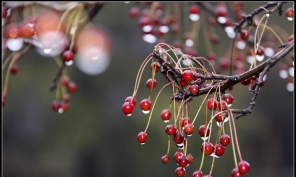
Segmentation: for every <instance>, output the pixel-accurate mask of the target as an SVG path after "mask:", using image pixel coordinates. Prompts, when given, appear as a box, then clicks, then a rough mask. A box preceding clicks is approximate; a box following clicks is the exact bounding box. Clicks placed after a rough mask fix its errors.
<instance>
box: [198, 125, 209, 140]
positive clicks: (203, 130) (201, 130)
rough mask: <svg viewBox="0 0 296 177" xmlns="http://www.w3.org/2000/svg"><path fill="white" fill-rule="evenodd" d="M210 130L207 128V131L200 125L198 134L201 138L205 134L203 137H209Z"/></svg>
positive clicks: (205, 127) (204, 126)
mask: <svg viewBox="0 0 296 177" xmlns="http://www.w3.org/2000/svg"><path fill="white" fill-rule="evenodd" d="M210 130H211V129H209V128H208V129H207V126H206V125H201V126H200V127H199V129H198V133H199V135H200V136H201V137H202V138H203V137H204V136H205V133H206V136H205V137H208V136H209V135H210Z"/></svg>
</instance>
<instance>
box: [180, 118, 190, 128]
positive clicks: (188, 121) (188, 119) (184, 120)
mask: <svg viewBox="0 0 296 177" xmlns="http://www.w3.org/2000/svg"><path fill="white" fill-rule="evenodd" d="M189 123H190V118H189V117H183V118H182V119H181V126H182V127H185V125H187V124H189Z"/></svg>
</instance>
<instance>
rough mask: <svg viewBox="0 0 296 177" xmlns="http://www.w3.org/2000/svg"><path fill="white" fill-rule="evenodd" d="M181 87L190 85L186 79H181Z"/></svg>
mask: <svg viewBox="0 0 296 177" xmlns="http://www.w3.org/2000/svg"><path fill="white" fill-rule="evenodd" d="M180 85H181V86H182V87H186V86H187V85H188V81H186V80H185V79H183V78H182V79H180Z"/></svg>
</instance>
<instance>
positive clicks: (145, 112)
mask: <svg viewBox="0 0 296 177" xmlns="http://www.w3.org/2000/svg"><path fill="white" fill-rule="evenodd" d="M142 112H143V113H144V114H148V113H149V112H150V110H147V111H144V110H142Z"/></svg>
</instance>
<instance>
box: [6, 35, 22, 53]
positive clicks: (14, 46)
mask: <svg viewBox="0 0 296 177" xmlns="http://www.w3.org/2000/svg"><path fill="white" fill-rule="evenodd" d="M23 44H24V40H23V38H16V39H13V38H9V39H7V40H6V46H7V48H8V49H9V50H11V51H18V50H20V49H21V48H22V47H23Z"/></svg>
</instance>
